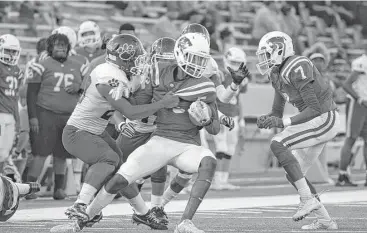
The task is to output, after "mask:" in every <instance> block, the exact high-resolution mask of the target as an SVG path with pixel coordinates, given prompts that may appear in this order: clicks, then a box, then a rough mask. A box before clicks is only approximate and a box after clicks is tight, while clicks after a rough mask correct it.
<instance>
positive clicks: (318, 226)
mask: <svg viewBox="0 0 367 233" xmlns="http://www.w3.org/2000/svg"><path fill="white" fill-rule="evenodd" d="M320 229H322V230H337V229H338V224H337V223H336V222H335V221H334V220H330V222H329V223H327V224H325V223H321V222H320V221H319V220H318V219H316V220H315V221H313V222H312V223H311V224H308V225H304V226H302V230H320Z"/></svg>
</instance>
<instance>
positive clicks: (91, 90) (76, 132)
mask: <svg viewBox="0 0 367 233" xmlns="http://www.w3.org/2000/svg"><path fill="white" fill-rule="evenodd" d="M145 56H146V54H145V50H144V48H143V45H142V43H141V42H140V40H139V39H138V38H136V37H135V36H133V35H128V34H122V35H117V36H115V37H114V38H112V39H111V40H110V41H109V42H108V44H107V57H106V61H107V62H106V63H104V64H101V65H99V66H97V67H96V68H95V69H94V70H93V71H92V73H91V75H90V76H91V84H90V85H89V87H88V88H87V90H86V91H85V92H84V94H83V95H82V97H81V98H80V101H79V103H78V105H77V106H76V108H75V110H74V112H73V114H72V116H71V117H70V119H69V121H68V123H67V126H66V127H65V129H64V132H63V140H62V141H63V144H64V145H65V148H66V149H67V150H68V151H69V152H70V153H71V154H73V155H74V156H76V157H77V158H79V159H81V160H82V161H83V162H85V163H87V164H88V165H89V166H90V167H89V169H88V171H87V174H86V177H85V182H84V184H83V186H82V189H81V191H80V194H79V196H78V199H77V201H76V202H75V203H74V205H73V206H71V207H69V208H68V209H67V210H66V212H65V213H66V214H67V215H68V216H69V217H70V218H78V219H79V220H78V221H76V222H75V223H73V224H71V225H70V224H67V225H61V226H56V227H54V228H53V229H52V230H51V231H52V232H60V231H61V232H64V230H65V229H67V228H68V227H72V228H73V227H77V228H76V229H77V230H81V229H82V228H84V227H85V226H87V225H88V224H92V223H93V222H97V221H99V220H100V218H101V217H100V216H101V214H100V211H98V212H97V213H95V214H93V215H90V214H89V215H88V214H87V210H86V208H87V205H88V204H89V203H90V202H91V201H92V200H93V198H94V196H95V194H96V193H97V191H98V190H100V189H101V187H102V186H103V185H104V183H105V181H106V180H107V179H108V178H110V176H111V175H113V174H114V173H115V172H116V169H117V168H119V166H120V165H121V163H122V153H121V151H120V150H119V148H118V147H117V146H116V142H115V141H114V140H113V139H112V138H111V137H110V136H109V134H108V133H107V132H106V131H105V128H106V126H107V124H108V122H109V120H110V118H111V117H112V115H113V113H114V112H115V110H117V111H119V112H121V114H123V115H124V116H125V117H127V118H129V119H132V120H135V119H142V118H145V117H149V116H151V115H153V114H154V113H155V112H156V111H158V110H160V109H169V108H172V107H176V106H177V104H178V97H177V96H174V95H173V94H171V93H168V94H167V95H164V96H162V98H161V99H159V100H157V101H155V102H154V103H151V104H143V105H139V106H134V105H131V104H130V103H129V102H128V99H129V97H130V94H131V92H134V91H136V89H137V87H138V84H140V82H139V81H138V82H136V81H134V77H139V76H140V74H141V72H142V70H143V67H144V65H145V60H146V57H145ZM101 190H105V189H104V188H102V189H101ZM107 200H109V199H107ZM107 200H101V199H100V198H99V196H97V197H96V198H94V200H93V203H94V205H98V206H104V203H106V201H107ZM144 215H145V219H146V221H149V223H150V226H152V227H153V228H159V227H160V225H161V224H160V223H159V222H158V220H157V218H156V217H155V215H154V213H152V212H151V211H150V210H148V212H147V213H144ZM164 227H165V226H164ZM165 228H166V227H165Z"/></svg>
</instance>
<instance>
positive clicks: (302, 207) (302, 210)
mask: <svg viewBox="0 0 367 233" xmlns="http://www.w3.org/2000/svg"><path fill="white" fill-rule="evenodd" d="M320 208H321V203H320V202H319V201H318V200H317V199H316V198H314V197H313V198H311V199H308V200H301V202H300V203H299V206H298V210H297V213H296V214H295V215H293V220H294V221H299V220H302V219H304V218H305V217H307V216H308V215H309V214H310V213H312V211H314V210H318V209H320Z"/></svg>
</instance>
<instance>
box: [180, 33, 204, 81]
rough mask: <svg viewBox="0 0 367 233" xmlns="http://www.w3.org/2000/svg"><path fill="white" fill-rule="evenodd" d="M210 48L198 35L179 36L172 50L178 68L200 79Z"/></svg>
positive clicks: (202, 37)
mask: <svg viewBox="0 0 367 233" xmlns="http://www.w3.org/2000/svg"><path fill="white" fill-rule="evenodd" d="M209 52H210V48H209V44H208V41H207V40H206V38H205V37H204V36H203V35H202V34H200V33H187V34H184V35H182V36H180V37H179V38H178V39H177V41H176V43H175V48H174V54H175V58H176V61H177V64H178V66H179V67H180V68H181V69H182V70H183V71H184V72H185V73H186V74H188V75H190V76H191V77H194V78H201V76H202V75H203V73H204V71H205V68H206V66H207V64H208V61H209V59H210V57H211V56H210V54H209Z"/></svg>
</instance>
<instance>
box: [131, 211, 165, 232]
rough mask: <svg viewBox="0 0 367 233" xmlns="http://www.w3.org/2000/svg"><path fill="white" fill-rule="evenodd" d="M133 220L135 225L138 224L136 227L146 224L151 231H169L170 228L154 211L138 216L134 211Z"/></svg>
mask: <svg viewBox="0 0 367 233" xmlns="http://www.w3.org/2000/svg"><path fill="white" fill-rule="evenodd" d="M132 219H133V223H136V225H139V224H144V225H146V226H149V227H150V228H151V229H156V230H168V227H167V226H166V225H165V224H163V223H161V220H160V219H159V218H158V217H157V216H156V214H155V213H154V212H153V211H152V210H149V211H148V213H146V214H144V215H138V214H136V213H135V211H134V214H133V217H132Z"/></svg>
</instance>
